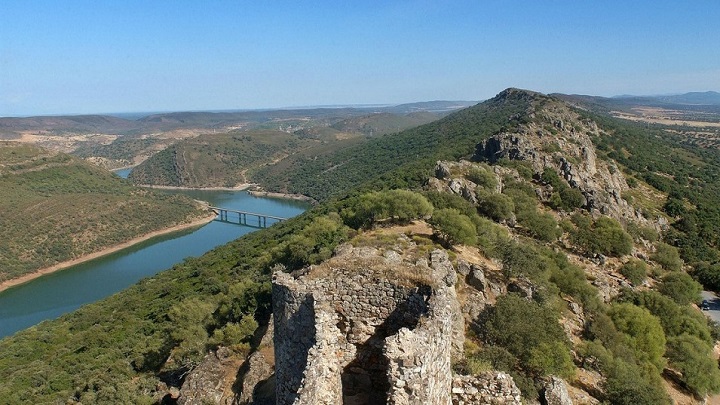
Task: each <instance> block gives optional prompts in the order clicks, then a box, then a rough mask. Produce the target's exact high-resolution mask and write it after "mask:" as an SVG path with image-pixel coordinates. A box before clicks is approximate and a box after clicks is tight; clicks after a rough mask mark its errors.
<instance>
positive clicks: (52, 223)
mask: <svg viewBox="0 0 720 405" xmlns="http://www.w3.org/2000/svg"><path fill="white" fill-rule="evenodd" d="M0 154H1V155H0V162H3V163H2V164H3V165H2V166H0V194H1V198H0V223H2V227H0V239H2V240H3V241H4V242H3V243H2V244H0V281H2V280H8V279H12V278H16V277H19V276H22V275H23V274H27V273H29V272H32V271H34V270H37V269H40V268H43V267H48V266H52V265H54V264H57V263H59V262H63V261H67V260H72V259H76V258H78V257H81V256H83V255H87V254H89V253H93V252H96V251H99V250H102V249H103V248H107V247H110V246H113V245H117V244H120V243H123V242H127V241H128V240H130V239H133V238H136V237H138V236H142V235H144V234H147V233H150V232H153V231H157V230H161V229H165V228H169V227H172V226H174V225H178V224H182V223H185V222H189V221H190V220H192V219H194V218H200V217H202V216H203V215H205V213H204V212H203V211H201V210H200V209H199V208H198V207H197V204H196V203H195V202H193V201H192V200H190V199H188V198H182V197H180V196H171V195H167V194H162V193H156V192H152V191H148V190H143V189H139V188H136V187H134V186H132V184H130V183H129V182H127V181H125V180H122V179H120V178H118V177H117V176H115V175H113V174H112V173H109V172H108V171H106V170H103V169H101V168H99V167H95V166H93V165H90V164H88V163H85V162H82V161H80V160H78V159H76V158H73V157H70V156H68V155H64V154H52V153H47V152H45V151H42V150H41V149H38V148H35V147H29V146H22V145H17V144H11V143H3V144H0Z"/></svg>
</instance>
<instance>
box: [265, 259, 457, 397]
mask: <svg viewBox="0 0 720 405" xmlns="http://www.w3.org/2000/svg"><path fill="white" fill-rule="evenodd" d="M346 250H347V249H346ZM372 250H374V249H372ZM345 255H347V256H352V257H353V259H354V260H352V261H343V260H342V257H341V258H337V259H336V260H334V261H333V266H337V267H332V268H331V269H330V271H329V272H328V273H327V274H325V275H320V276H317V275H313V271H312V269H310V271H308V272H307V273H308V274H305V275H297V276H293V275H290V274H286V273H282V272H277V273H275V274H274V276H273V313H274V320H275V336H274V341H275V366H276V377H277V379H276V382H277V385H276V399H277V403H278V404H340V403H380V404H382V403H391V404H409V403H432V404H450V403H451V398H450V395H451V383H452V372H451V367H450V355H451V347H452V345H453V344H452V343H453V339H455V340H456V339H457V336H462V329H461V330H460V331H459V332H458V331H457V330H456V329H457V327H458V319H459V321H460V324H459V325H460V327H462V317H461V315H460V314H459V313H458V311H457V309H458V308H459V307H458V305H457V300H456V299H455V295H454V288H453V287H451V286H450V285H454V282H455V280H456V276H455V274H454V269H453V268H452V265H451V264H450V263H449V261H448V259H447V254H446V253H445V252H444V251H439V250H438V251H435V252H433V254H432V255H431V260H430V262H431V264H430V265H428V264H427V260H425V264H424V266H425V268H426V269H427V270H428V271H427V273H428V274H429V275H432V277H433V278H435V279H436V280H437V283H433V285H432V286H430V285H421V286H407V285H401V284H399V283H393V282H392V281H390V280H388V279H387V278H388V277H379V276H378V275H377V274H375V273H374V272H373V271H372V266H371V263H376V262H377V260H383V256H382V255H380V254H379V252H377V251H374V252H372V251H368V250H364V251H363V250H362V249H349V250H348V251H346V253H345ZM349 262H351V263H352V266H347V263H349ZM363 263H366V264H367V268H366V267H364V264H363ZM393 265H395V266H402V265H403V264H402V263H401V262H400V263H398V262H397V259H396V258H393ZM431 266H432V268H431ZM446 273H452V274H446Z"/></svg>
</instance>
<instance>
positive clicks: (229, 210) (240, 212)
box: [208, 207, 287, 221]
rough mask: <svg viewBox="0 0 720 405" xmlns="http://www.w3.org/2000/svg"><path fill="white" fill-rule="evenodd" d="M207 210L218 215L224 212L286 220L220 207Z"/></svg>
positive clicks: (280, 218) (279, 219) (280, 219)
mask: <svg viewBox="0 0 720 405" xmlns="http://www.w3.org/2000/svg"><path fill="white" fill-rule="evenodd" d="M208 208H210V209H211V210H213V211H215V212H218V213H219V212H220V211H225V212H234V213H236V214H243V215H252V216H254V217H258V218H260V217H264V218H271V219H276V220H278V221H285V220H287V218H283V217H276V216H274V215H267V214H258V213H255V212H250V211H240V210H231V209H227V208H220V207H208Z"/></svg>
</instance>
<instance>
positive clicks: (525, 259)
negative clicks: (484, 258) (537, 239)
mask: <svg viewBox="0 0 720 405" xmlns="http://www.w3.org/2000/svg"><path fill="white" fill-rule="evenodd" d="M539 256H540V252H538V250H537V249H535V248H534V247H533V246H532V245H530V244H528V243H517V242H515V241H509V242H508V243H507V244H505V245H504V246H502V265H503V267H502V271H503V274H504V275H505V277H519V276H527V277H529V278H531V279H537V278H539V275H540V274H541V273H543V272H544V271H545V261H543V260H538V257H539Z"/></svg>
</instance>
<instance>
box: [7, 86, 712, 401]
mask: <svg viewBox="0 0 720 405" xmlns="http://www.w3.org/2000/svg"><path fill="white" fill-rule="evenodd" d="M673 136H674V135H673V134H672V133H666V132H665V131H664V130H663V129H661V128H660V129H657V131H656V132H655V131H653V132H646V131H645V130H644V129H643V126H642V125H635V124H632V123H629V124H628V123H626V122H624V121H618V120H616V119H613V118H608V117H603V116H599V115H594V114H592V113H589V112H587V111H582V110H577V109H573V108H571V107H570V106H569V105H568V104H566V103H564V102H562V101H560V100H558V99H557V98H553V97H548V96H545V95H542V94H538V93H533V92H529V91H524V90H518V89H508V90H506V91H504V92H502V93H500V94H499V95H498V96H497V97H495V98H493V99H491V100H488V101H486V102H484V103H481V104H478V105H476V106H473V107H470V108H468V109H465V110H462V111H459V112H457V113H454V114H451V115H449V116H447V117H445V118H444V119H442V120H440V121H436V122H433V123H430V124H427V125H424V126H422V127H418V128H415V129H412V130H407V131H403V132H400V133H397V134H393V135H387V136H382V137H375V138H371V139H369V140H367V141H365V142H363V143H361V144H357V145H354V146H348V147H347V148H344V149H343V150H340V151H327V152H326V153H324V154H319V155H316V156H308V157H306V158H303V159H298V160H297V161H296V162H297V166H294V169H295V171H293V172H292V173H287V172H283V171H278V170H277V169H278V167H277V166H274V168H273V170H270V166H267V167H266V168H267V169H268V170H266V171H264V170H259V171H258V172H256V176H258V177H257V178H258V179H261V180H262V181H264V182H265V184H267V185H268V186H269V185H271V184H275V185H277V187H278V188H285V189H286V190H288V191H293V192H301V193H305V194H309V195H312V196H314V197H317V198H318V199H320V200H322V201H321V204H320V205H319V206H317V207H315V208H313V209H312V210H310V211H308V212H306V213H305V214H303V215H301V216H299V217H296V218H293V219H291V220H288V221H284V222H282V223H280V224H278V225H275V226H273V227H271V228H269V229H265V230H260V231H258V232H254V233H252V234H250V235H247V236H245V237H243V238H240V239H238V240H236V241H234V242H231V243H229V244H228V245H226V246H222V247H218V248H216V249H214V250H213V251H211V252H209V253H207V254H206V255H203V256H202V257H199V258H191V259H188V260H186V261H184V262H183V263H180V264H178V265H176V266H174V267H173V268H172V270H171V271H166V272H162V273H160V274H158V275H157V276H154V277H152V278H149V279H146V280H143V281H142V282H140V283H139V284H137V285H135V286H133V287H131V288H130V289H128V290H126V291H123V292H121V293H118V294H116V295H114V296H112V297H109V298H107V299H104V300H102V301H99V302H97V303H94V304H91V305H87V306H85V307H83V308H81V309H80V310H78V311H76V312H74V313H72V314H67V315H65V316H63V317H62V318H60V319H58V320H56V321H51V322H45V323H42V324H40V325H37V326H36V327H33V328H31V329H29V330H26V331H23V332H21V333H18V334H17V335H15V336H13V337H9V338H6V339H3V340H0V398H3V399H6V400H7V401H8V402H9V403H147V404H152V403H167V402H171V401H174V400H175V399H177V397H178V393H181V394H180V395H185V397H186V398H189V397H190V395H191V393H192V395H195V394H197V395H205V394H207V395H208V396H207V397H205V398H211V397H210V396H209V395H210V394H208V392H209V391H208V390H212V388H207V387H216V388H217V387H220V388H222V390H224V391H223V393H221V394H220V395H221V396H223V395H224V396H223V398H225V399H231V400H233V399H232V398H234V400H237V401H239V398H240V394H241V393H240V392H239V391H240V390H242V389H243V388H242V387H243V385H244V383H245V382H247V381H249V380H250V379H249V378H246V374H245V373H246V370H248V369H249V368H252V367H254V366H252V365H251V364H257V363H255V360H257V356H255V354H258V353H259V354H258V356H259V355H262V354H263V353H264V354H265V355H267V356H266V358H272V355H271V353H272V351H271V349H270V348H269V347H268V346H267V345H268V344H270V343H268V341H267V340H266V341H265V342H264V343H263V341H258V339H257V337H258V335H260V334H262V333H263V332H264V331H265V328H266V326H267V323H268V320H269V317H270V307H271V294H270V282H271V273H272V271H273V270H278V269H281V268H285V269H286V270H288V271H291V270H301V269H304V270H303V271H301V272H298V273H308V272H311V271H312V270H308V268H307V266H309V265H318V266H317V267H315V269H316V270H318V272H320V273H322V272H325V273H330V274H331V273H332V272H333V271H334V270H333V269H334V267H333V266H332V265H327V261H328V260H329V259H330V258H331V257H332V256H333V255H334V254H335V253H337V252H340V251H343V252H345V253H347V252H348V251H350V250H351V249H350V248H348V246H345V247H344V248H343V249H337V248H338V247H339V246H341V244H343V243H346V242H347V243H350V245H351V247H352V248H358V249H359V251H361V252H362V251H363V249H367V251H373V249H375V250H376V251H377V252H378V256H377V260H378V262H377V263H376V264H379V267H378V268H379V271H380V270H381V271H383V272H384V273H383V274H384V276H383V277H386V278H387V279H388V280H390V281H392V280H395V279H396V278H398V277H395V276H396V274H395V273H394V272H395V271H398V272H400V273H398V274H397V275H398V276H400V275H402V276H404V277H406V278H408V268H410V267H408V268H398V264H397V263H400V262H401V261H402V256H403V255H404V254H406V253H407V252H409V251H412V253H413V255H416V256H417V257H415V258H414V260H413V262H412V263H414V264H413V266H416V267H412V268H413V269H415V268H418V267H417V266H419V265H420V264H421V263H422V262H423V261H425V262H427V261H428V259H429V258H430V256H429V255H428V253H429V252H431V251H433V250H435V249H440V250H446V251H448V252H449V255H450V257H452V258H453V266H455V267H456V268H457V270H458V275H459V276H458V279H457V283H455V281H454V280H455V279H454V278H453V279H452V280H450V279H448V280H446V281H444V282H445V283H448V284H447V285H448V286H450V287H453V284H454V288H455V289H456V290H457V293H458V297H459V298H461V301H462V306H461V308H462V311H463V314H462V315H463V316H462V317H461V318H464V320H465V327H466V330H467V331H469V332H468V333H467V334H466V336H465V339H466V340H465V343H466V344H465V345H464V348H465V354H464V355H463V356H462V358H457V359H455V360H454V363H453V372H454V373H455V374H462V375H464V376H465V377H467V378H474V376H482V375H486V373H487V372H489V371H490V370H500V371H503V372H505V373H508V375H511V376H512V378H513V381H514V383H515V384H516V385H517V386H518V387H519V388H520V389H521V391H522V393H523V395H524V396H525V397H526V399H527V400H529V401H537V400H538V399H539V396H540V395H542V393H543V391H546V392H547V390H544V389H543V387H544V386H545V385H544V384H546V383H547V382H548V381H556V380H555V379H552V378H551V376H555V377H559V378H558V379H560V378H562V379H564V380H565V381H567V384H571V385H573V386H574V387H573V390H572V391H573V392H574V393H575V394H577V393H578V392H580V394H581V396H580V397H576V398H584V399H585V400H587V401H589V402H590V403H599V402H600V401H604V402H607V403H613V404H628V405H630V404H666V403H669V402H670V398H669V396H668V390H672V393H674V395H684V397H683V398H686V399H687V398H689V399H688V401H693V399H692V395H695V396H696V397H698V398H702V397H704V396H705V395H708V394H712V393H717V392H719V391H720V370H718V366H717V361H715V360H714V359H713V358H712V357H711V353H712V346H713V344H714V343H715V341H716V339H717V337H718V335H719V333H718V331H717V330H716V329H713V326H712V325H709V324H708V322H707V320H706V318H705V316H704V315H703V314H702V313H701V312H700V311H699V309H698V308H697V307H696V306H694V303H696V302H697V301H698V300H699V291H700V288H701V287H700V285H699V284H698V283H697V282H695V281H694V280H693V279H692V277H691V276H690V275H689V274H693V275H695V276H697V277H698V278H699V279H700V280H702V281H703V282H705V283H706V284H708V285H710V283H711V282H712V280H720V277H716V278H713V277H712V276H713V275H716V276H717V275H720V266H718V265H717V264H716V263H715V261H716V260H717V256H716V255H717V251H716V246H717V243H716V241H715V239H712V238H710V236H712V235H711V234H712V232H714V229H715V228H713V226H715V225H713V224H712V221H714V220H715V218H716V217H715V216H714V215H715V213H716V212H717V207H720V204H719V201H718V195H719V194H716V193H706V194H705V195H702V189H703V188H707V189H708V190H711V191H713V190H715V189H716V187H717V185H718V181H720V180H718V178H719V176H717V168H718V159H717V156H716V154H714V152H712V151H703V150H701V149H694V148H693V147H690V146H688V145H685V144H683V143H682V142H680V141H678V140H677V139H676V138H674V137H673ZM594 145H597V148H596V147H594ZM668 156H672V159H668ZM462 159H469V161H468V160H462ZM438 161H442V162H438ZM689 174H692V178H687V176H688V175H689ZM410 221H416V222H412V223H410ZM678 248H680V249H679V250H678ZM338 256H340V254H339V253H338ZM338 256H335V258H334V259H337V257H338ZM683 259H684V260H683ZM373 260H375V259H373ZM398 260H399V261H398ZM353 263H354V262H353V261H352V259H351V260H350V261H348V262H347V263H341V265H343V266H346V267H350V268H352V266H353ZM393 263H394V264H393ZM324 264H325V265H324ZM336 264H337V263H336ZM384 264H388V265H387V266H384ZM420 267H422V266H420ZM361 269H362V270H363V271H365V268H362V267H361ZM351 270H352V269H351ZM355 270H356V271H357V269H355ZM298 273H296V274H298ZM418 276H420V275H419V274H412V275H411V277H409V278H410V279H412V280H416V281H417V280H421V279H422V277H418ZM458 306H459V307H460V305H458ZM338 329H341V328H338ZM269 341H270V342H271V341H272V339H270V340H269ZM215 350H217V351H218V352H217V353H218V354H213V353H211V354H208V351H215ZM220 353H224V354H222V355H220ZM250 355H253V356H254V357H253V359H254V360H250V357H249V356H250ZM267 366H268V367H269V368H270V369H271V368H272V366H273V364H271V363H267ZM668 375H669V376H672V379H671V380H669V381H673V383H672V384H667V385H664V384H663V378H664V376H668ZM204 378H207V380H203V379H204ZM504 378H508V377H504ZM199 381H205V382H207V381H211V383H208V384H204V383H203V384H200V383H198V382H199ZM267 381H272V379H271V378H270V379H268V380H266V382H267ZM677 381H680V383H679V384H676V382H677ZM671 385H672V387H674V388H668V387H670V386H671ZM201 386H202V387H206V388H201V389H198V387H201ZM271 386H272V383H267V384H264V383H262V382H260V383H258V384H257V385H254V387H255V388H258V387H259V388H263V389H255V388H253V386H251V387H250V388H247V390H248V392H250V391H252V392H253V393H259V394H263V393H264V394H267V393H268V392H270V393H272V388H268V387H271ZM179 390H180V391H179ZM203 390H205V391H204V393H203ZM575 394H574V395H575ZM591 397H594V398H595V399H596V400H597V401H598V402H594V401H595V400H593V399H592V398H591ZM212 401H213V402H217V400H216V399H213V400H212Z"/></svg>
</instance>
